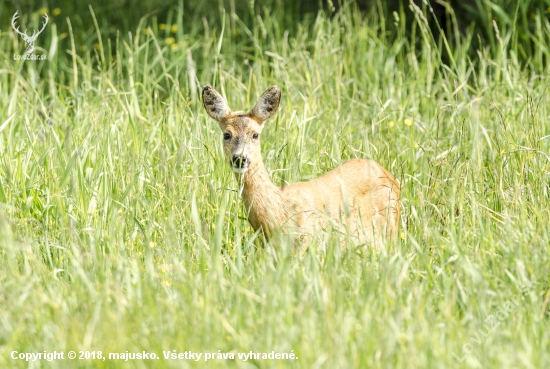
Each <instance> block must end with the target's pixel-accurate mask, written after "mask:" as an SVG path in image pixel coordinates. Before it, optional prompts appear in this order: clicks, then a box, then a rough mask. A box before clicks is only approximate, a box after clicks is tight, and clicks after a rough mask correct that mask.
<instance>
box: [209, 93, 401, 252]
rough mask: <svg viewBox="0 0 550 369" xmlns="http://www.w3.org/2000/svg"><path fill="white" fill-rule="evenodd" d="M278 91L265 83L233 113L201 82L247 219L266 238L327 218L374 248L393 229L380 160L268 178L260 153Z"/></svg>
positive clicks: (391, 187) (306, 229)
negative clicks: (305, 177) (246, 108)
mask: <svg viewBox="0 0 550 369" xmlns="http://www.w3.org/2000/svg"><path fill="white" fill-rule="evenodd" d="M280 99H281V90H280V89H279V88H278V87H277V86H272V87H270V88H269V89H268V90H267V91H266V92H264V94H263V95H262V96H261V97H260V99H259V101H258V102H257V103H256V106H255V107H254V108H253V109H252V110H251V111H250V112H249V113H247V114H234V113H233V112H232V111H231V109H230V108H229V106H228V105H227V102H226V101H225V99H224V98H223V97H222V96H221V95H220V94H219V93H218V92H217V91H216V90H214V89H213V88H212V86H210V85H207V86H205V87H204V88H203V90H202V100H203V105H204V108H205V109H206V112H207V113H208V115H209V116H210V117H212V118H213V119H215V120H217V121H218V122H219V125H220V128H221V130H222V132H223V150H224V153H225V157H226V159H227V160H228V162H229V164H230V165H231V167H232V169H233V171H234V172H235V176H236V177H237V180H238V181H241V183H242V197H243V201H244V204H245V206H246V210H247V212H248V220H249V221H250V224H251V225H252V227H253V228H254V229H255V230H261V232H263V233H264V235H265V236H266V238H269V237H270V235H272V234H273V232H274V231H275V230H276V229H282V230H283V231H286V232H288V231H290V232H293V233H294V234H295V235H296V236H298V237H299V238H300V239H301V241H302V242H304V241H305V236H307V235H313V234H314V232H315V230H316V229H317V230H320V229H323V228H325V227H326V226H327V225H328V224H329V222H332V224H333V225H336V226H337V227H341V229H342V230H344V231H345V232H348V233H350V234H352V235H354V236H356V237H358V238H359V239H360V240H361V241H366V242H373V243H374V244H375V246H376V247H377V248H378V246H380V242H381V241H382V239H383V236H384V234H385V236H386V237H391V236H394V235H395V234H396V233H397V226H398V219H399V208H400V203H399V184H398V183H397V181H396V180H395V179H394V177H393V176H392V175H391V174H390V173H389V172H388V171H387V170H386V169H384V168H383V167H382V166H381V165H380V164H378V163H376V162H375V161H372V160H364V159H353V160H349V161H346V162H344V163H343V164H342V165H341V166H340V167H338V168H336V169H333V170H331V171H329V172H328V173H326V174H324V175H322V176H320V177H318V178H316V179H313V180H311V181H309V182H298V183H293V184H290V185H287V186H283V187H278V186H276V185H275V184H274V183H273V182H272V181H271V179H270V177H269V174H268V173H267V170H266V169H265V166H264V164H263V161H262V155H261V153H260V134H261V132H262V130H263V128H264V122H265V121H266V120H267V119H269V118H270V117H271V116H272V115H274V114H275V112H276V111H277V108H278V107H279V101H280Z"/></svg>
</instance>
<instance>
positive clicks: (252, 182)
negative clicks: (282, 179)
mask: <svg viewBox="0 0 550 369" xmlns="http://www.w3.org/2000/svg"><path fill="white" fill-rule="evenodd" d="M241 176H242V177H241ZM237 180H238V181H239V183H242V186H243V189H242V198H243V202H244V204H245V207H246V209H247V211H248V220H249V221H250V224H251V225H252V227H253V228H254V229H255V230H258V229H260V228H261V229H262V231H263V232H264V233H267V234H270V233H272V232H273V231H274V230H275V229H276V228H279V227H281V226H282V225H283V224H284V222H285V221H286V219H287V217H288V210H287V203H286V200H285V198H284V195H283V193H282V192H281V189H280V188H279V187H277V186H276V185H275V184H274V183H273V182H272V181H271V178H270V177H269V174H268V173H267V170H266V169H265V166H264V164H263V162H260V163H258V164H256V165H254V166H253V167H251V168H249V170H248V171H247V172H246V173H244V174H243V175H240V174H237ZM241 181H242V182H241Z"/></svg>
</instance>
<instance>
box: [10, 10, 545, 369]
mask: <svg viewBox="0 0 550 369" xmlns="http://www.w3.org/2000/svg"><path fill="white" fill-rule="evenodd" d="M252 3H253V2H252ZM252 3H251V4H252ZM493 10H494V8H493ZM501 10H502V9H501ZM47 11H49V13H50V23H49V24H48V26H47V28H46V29H45V31H44V33H43V34H42V35H40V37H39V38H38V39H37V41H36V50H35V51H34V53H35V54H45V55H46V56H47V60H35V61H32V60H29V61H22V60H14V55H15V54H23V53H24V50H25V45H24V42H23V40H22V39H21V37H19V36H18V35H17V34H15V33H14V32H13V31H12V29H11V27H10V26H9V24H7V23H6V24H4V23H3V24H2V33H1V35H0V57H1V59H2V60H3V62H2V65H1V66H0V85H1V86H2V87H1V89H0V367H1V368H150V367H160V368H203V367H205V368H206V367H208V368H287V367H292V368H464V367H472V368H545V367H549V366H550V350H549V347H550V275H549V267H550V256H549V252H548V251H549V245H550V232H549V225H550V210H549V206H548V205H549V203H550V155H549V153H550V92H549V89H548V85H549V84H550V8H549V9H548V10H546V9H541V10H540V11H538V12H536V13H522V11H523V10H522V9H520V8H519V6H518V7H516V9H515V13H514V12H511V14H509V17H511V18H512V19H511V22H512V23H510V24H512V25H513V24H514V23H513V22H515V20H516V19H525V20H526V22H528V24H529V27H528V28H522V30H523V31H525V32H527V34H526V33H522V34H520V33H519V31H518V30H516V29H514V27H513V26H510V24H506V23H505V22H504V23H500V22H496V21H495V22H493V23H490V25H492V28H491V27H488V32H490V33H491V35H492V38H491V41H490V42H489V41H488V42H487V43H484V41H483V40H482V39H480V37H479V35H478V34H477V33H476V32H474V30H473V28H471V27H470V28H465V29H459V28H458V26H456V23H454V22H453V19H454V18H453V12H452V9H450V8H449V9H448V12H449V13H448V14H449V19H450V21H449V22H448V23H447V25H446V26H445V27H443V26H442V25H439V23H437V22H434V20H433V17H432V16H431V12H430V9H429V7H428V6H425V5H424V6H414V5H413V6H410V7H402V8H401V9H400V10H399V11H397V12H394V13H391V12H388V13H385V12H383V11H381V10H380V9H378V10H377V9H374V10H373V11H370V12H361V11H359V10H358V9H357V8H356V7H355V6H354V5H353V4H346V5H343V6H341V7H340V8H339V10H338V12H330V11H320V12H318V13H310V14H308V15H307V16H303V17H301V18H299V19H298V18H297V17H296V16H295V15H293V14H291V15H290V16H289V15H288V14H287V15H285V10H284V8H270V7H267V6H260V5H258V6H256V7H255V8H252V9H251V11H250V13H251V14H253V16H252V17H249V18H250V19H246V20H243V18H242V17H240V16H239V15H238V14H237V13H236V11H235V10H234V9H233V10H232V9H231V8H227V9H226V8H223V7H213V9H212V12H214V13H215V14H216V17H217V18H207V17H205V18H202V19H198V20H197V19H195V20H193V21H192V20H191V18H190V16H189V15H188V14H185V13H184V11H183V5H182V3H181V2H180V4H179V5H175V6H173V7H172V8H170V11H169V12H168V14H167V16H166V18H164V17H163V18H162V19H159V17H158V16H157V15H154V14H152V15H151V14H150V15H148V16H145V17H143V18H142V19H141V20H140V21H139V24H138V26H137V27H135V28H134V29H130V30H128V31H127V32H120V31H119V30H117V29H116V28H114V27H112V26H111V27H109V26H105V25H104V24H103V23H102V21H101V18H100V17H96V16H95V13H94V8H93V7H90V8H89V9H88V16H89V17H91V19H93V22H94V27H92V28H90V29H82V27H80V26H79V25H80V24H79V23H78V22H75V19H74V18H72V19H71V18H68V17H65V16H64V14H63V13H62V12H61V10H60V11H59V12H57V13H58V15H57V16H56V15H54V14H55V13H56V12H55V9H50V10H47ZM495 12H496V11H495ZM9 17H11V13H10V14H9ZM514 17H515V18H514ZM213 19H217V21H214V20H213ZM41 21H42V19H41V13H40V11H38V10H37V11H36V12H35V13H33V14H27V15H25V16H24V17H23V18H22V19H21V22H22V23H25V22H27V24H35V28H36V27H38V25H39V24H40V23H41ZM62 27H64V29H67V31H65V30H63V31H61V28H62ZM438 27H439V28H438ZM442 27H443V28H442ZM29 28H32V27H29ZM526 42H527V43H528V44H529V45H531V46H532V49H527V48H526V47H525V43H526ZM206 84H211V85H212V86H214V87H215V88H216V89H217V90H218V91H220V92H221V93H222V94H224V96H226V98H227V100H228V103H229V105H230V106H231V107H234V108H235V109H242V110H248V109H250V108H251V107H252V106H253V105H254V104H255V102H256V101H257V98H258V97H259V96H260V95H261V93H262V92H263V91H265V90H266V89H267V88H268V87H269V86H271V85H274V84H275V85H278V86H279V87H280V88H281V89H282V93H283V95H282V99H281V107H280V108H279V111H278V113H277V114H276V115H275V117H274V118H272V119H271V120H269V121H267V122H266V128H265V129H264V131H263V133H262V150H263V155H264V162H265V163H266V166H267V167H268V169H269V170H270V172H271V176H272V179H273V180H274V182H275V183H277V184H280V185H282V184H285V183H292V182H296V181H305V180H309V179H312V178H315V177H317V176H318V175H320V174H322V173H324V172H326V171H328V170H330V169H332V168H334V167H336V166H337V165H338V164H339V163H341V162H342V161H344V160H347V159H351V158H370V159H374V160H376V161H378V162H380V163H381V164H382V165H383V166H384V167H386V168H387V169H388V170H389V171H390V172H392V173H393V174H394V175H395V177H396V178H397V179H398V180H399V182H400V184H401V189H402V190H401V196H402V215H401V220H400V222H401V223H400V229H399V237H398V239H397V240H394V241H393V242H391V243H390V244H389V245H388V247H387V248H385V249H383V250H381V251H380V252H376V251H374V250H373V249H372V248H369V247H368V245H357V244H354V243H353V242H352V241H351V240H349V239H347V236H346V235H345V234H341V233H338V232H335V231H331V230H327V231H326V232H324V233H323V234H322V235H321V239H320V240H319V244H318V245H316V247H310V248H309V249H308V250H307V252H305V253H299V252H296V251H295V250H294V249H293V245H292V242H291V241H290V240H289V238H288V237H285V236H284V235H280V236H279V237H277V238H275V239H274V240H273V241H272V242H270V243H268V244H266V243H265V242H263V240H262V238H261V236H260V235H258V234H257V233H255V232H254V231H253V229H252V228H251V227H250V225H249V224H248V221H247V220H246V214H245V211H244V209H243V206H242V204H241V202H240V199H239V197H238V193H237V192H238V184H237V182H236V181H235V178H234V175H233V173H232V172H231V170H230V168H229V165H228V164H227V163H226V162H225V161H224V159H223V152H222V150H221V147H222V146H221V145H222V135H221V132H220V131H219V128H218V126H217V123H216V122H214V121H213V120H211V119H210V118H209V117H208V116H207V114H206V113H205V112H204V110H203V107H202V103H201V100H200V91H201V88H202V86H203V85H206ZM342 242H343V243H344V244H346V248H345V249H344V250H342V249H341V248H340V247H339V246H340V244H341V243H342ZM70 350H73V351H75V353H77V358H76V359H74V360H71V359H68V358H67V353H68V352H69V351H70ZM14 351H17V352H18V353H33V352H34V353H40V352H45V351H46V352H53V351H58V352H60V351H63V352H64V353H65V359H64V360H54V361H47V360H42V361H35V362H32V361H29V362H27V361H25V360H24V359H14V358H13V355H14V354H13V352H14ZM80 351H82V352H83V353H84V354H82V355H83V356H82V358H83V359H80V356H81V354H80ZM98 351H101V354H98ZM86 352H88V353H87V354H86ZM127 352H128V353H143V352H146V353H155V354H156V355H157V356H158V357H159V359H150V358H149V359H144V360H142V359H135V360H127V361H126V360H124V359H119V360H115V359H112V358H111V359H109V358H108V357H107V359H106V360H103V359H102V357H106V356H107V355H108V353H120V354H125V353H127ZM166 352H170V353H182V354H184V353H186V352H187V353H189V352H193V353H202V355H203V356H202V357H201V359H200V360H198V361H194V360H193V359H189V358H187V359H186V358H180V359H173V358H169V359H165V358H164V354H165V353H166ZM251 352H252V353H272V352H275V353H284V354H287V355H290V354H292V355H293V356H292V357H293V358H292V359H273V358H271V359H270V358H267V359H263V358H261V357H259V356H257V355H255V356H254V355H251V356H249V357H247V358H242V357H241V358H238V357H237V354H238V353H248V354H250V353H251ZM206 353H211V354H214V355H212V359H210V360H209V361H205V360H204V359H205V356H206ZM218 353H219V354H220V355H221V354H223V353H225V354H226V356H225V357H223V355H222V357H218V355H217V354H218ZM230 353H232V354H233V355H234V357H235V358H234V359H231V358H229V357H230V356H231V355H229V354H230ZM15 355H16V356H17V355H18V354H15ZM93 355H95V356H93ZM99 355H101V356H99ZM120 357H121V358H123V357H124V356H123V355H122V356H120Z"/></svg>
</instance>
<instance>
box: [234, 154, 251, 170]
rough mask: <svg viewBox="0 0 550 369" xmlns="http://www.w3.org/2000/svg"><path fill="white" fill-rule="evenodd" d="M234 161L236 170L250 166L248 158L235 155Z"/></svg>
mask: <svg viewBox="0 0 550 369" xmlns="http://www.w3.org/2000/svg"><path fill="white" fill-rule="evenodd" d="M232 161H233V166H234V167H235V168H244V167H245V166H247V165H248V159H247V157H246V156H239V155H233V160H232Z"/></svg>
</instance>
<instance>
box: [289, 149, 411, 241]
mask: <svg viewBox="0 0 550 369" xmlns="http://www.w3.org/2000/svg"><path fill="white" fill-rule="evenodd" d="M282 191H283V194H284V195H285V197H286V199H287V202H288V204H289V210H290V215H291V216H294V218H295V223H296V225H297V226H298V227H301V228H302V229H304V230H306V232H307V230H311V229H313V228H315V227H319V226H321V227H324V226H326V224H327V222H328V218H332V220H333V223H337V224H338V223H340V220H346V222H348V224H347V225H348V226H349V227H348V229H350V228H351V232H353V233H356V234H358V233H359V232H361V231H360V229H363V230H364V231H366V232H367V233H368V232H370V233H373V232H374V233H376V234H383V233H385V234H386V235H391V234H393V233H395V232H396V231H397V225H398V218H399V208H400V204H399V198H400V190H399V184H398V183H397V181H396V180H395V178H394V177H393V176H392V175H391V174H390V173H389V172H388V171H387V170H386V169H384V168H383V167H382V166H381V165H380V164H378V163H377V162H375V161H372V160H364V159H353V160H349V161H346V162H345V163H343V164H342V165H341V166H340V167H338V168H335V169H333V170H331V171H329V172H327V173H326V174H324V175H322V176H320V177H318V178H316V179H313V180H311V181H309V182H298V183H294V184H291V185H289V186H286V187H284V188H282Z"/></svg>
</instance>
